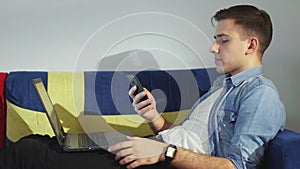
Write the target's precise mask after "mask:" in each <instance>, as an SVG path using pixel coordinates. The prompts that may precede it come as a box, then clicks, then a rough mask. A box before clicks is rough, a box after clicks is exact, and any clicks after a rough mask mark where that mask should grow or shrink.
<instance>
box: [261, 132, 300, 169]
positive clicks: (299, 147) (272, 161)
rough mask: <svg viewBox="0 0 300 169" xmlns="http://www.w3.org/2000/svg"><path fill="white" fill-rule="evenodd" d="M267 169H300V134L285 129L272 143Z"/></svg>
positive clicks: (266, 163)
mask: <svg viewBox="0 0 300 169" xmlns="http://www.w3.org/2000/svg"><path fill="white" fill-rule="evenodd" d="M265 158H266V161H265V165H266V166H265V167H264V168H265V169H299V168H300V133H297V132H294V131H291V130H288V129H285V130H283V131H282V132H280V133H278V134H277V136H276V137H275V138H274V139H273V140H272V141H271V142H270V145H269V148H268V150H267V152H266V156H265Z"/></svg>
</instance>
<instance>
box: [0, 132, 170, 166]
mask: <svg viewBox="0 0 300 169" xmlns="http://www.w3.org/2000/svg"><path fill="white" fill-rule="evenodd" d="M0 168H1V169H83V168H84V169H99V168H101V169H119V168H120V169H122V168H126V167H125V166H120V165H119V164H118V162H117V161H115V160H114V155H113V154H111V153H109V152H107V151H104V150H100V151H90V152H65V151H63V150H62V149H61V148H60V147H59V145H58V143H57V140H56V138H50V137H49V136H47V135H45V136H41V135H30V136H27V137H24V138H22V139H21V140H20V141H18V142H16V143H14V144H11V145H10V146H8V147H5V148H2V149H0ZM159 168H168V167H167V166H165V164H164V163H158V164H155V165H152V166H143V167H139V169H159Z"/></svg>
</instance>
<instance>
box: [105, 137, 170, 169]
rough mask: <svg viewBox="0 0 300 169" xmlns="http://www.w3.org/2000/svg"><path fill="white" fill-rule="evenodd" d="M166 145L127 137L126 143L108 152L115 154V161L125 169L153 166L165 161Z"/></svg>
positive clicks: (112, 147)
mask: <svg viewBox="0 0 300 169" xmlns="http://www.w3.org/2000/svg"><path fill="white" fill-rule="evenodd" d="M167 146H168V144H166V143H162V142H158V141H154V140H150V139H146V138H139V137H128V141H125V142H121V143H119V144H116V145H113V146H111V147H109V148H108V151H109V152H116V157H115V159H116V160H117V161H119V163H120V164H121V165H127V168H136V167H138V166H142V165H150V164H155V163H157V162H159V161H163V160H165V158H164V152H165V149H166V147H167Z"/></svg>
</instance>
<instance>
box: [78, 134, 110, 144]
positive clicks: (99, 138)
mask: <svg viewBox="0 0 300 169" xmlns="http://www.w3.org/2000/svg"><path fill="white" fill-rule="evenodd" d="M78 144H79V145H83V146H87V147H98V146H100V147H101V146H107V145H108V143H107V140H106V138H105V136H104V134H102V133H89V134H80V135H79V139H78Z"/></svg>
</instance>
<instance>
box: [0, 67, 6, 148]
mask: <svg viewBox="0 0 300 169" xmlns="http://www.w3.org/2000/svg"><path fill="white" fill-rule="evenodd" d="M6 77H7V73H0V148H2V147H3V146H4V144H5V135H6V133H5V131H6V100H5V79H6Z"/></svg>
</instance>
